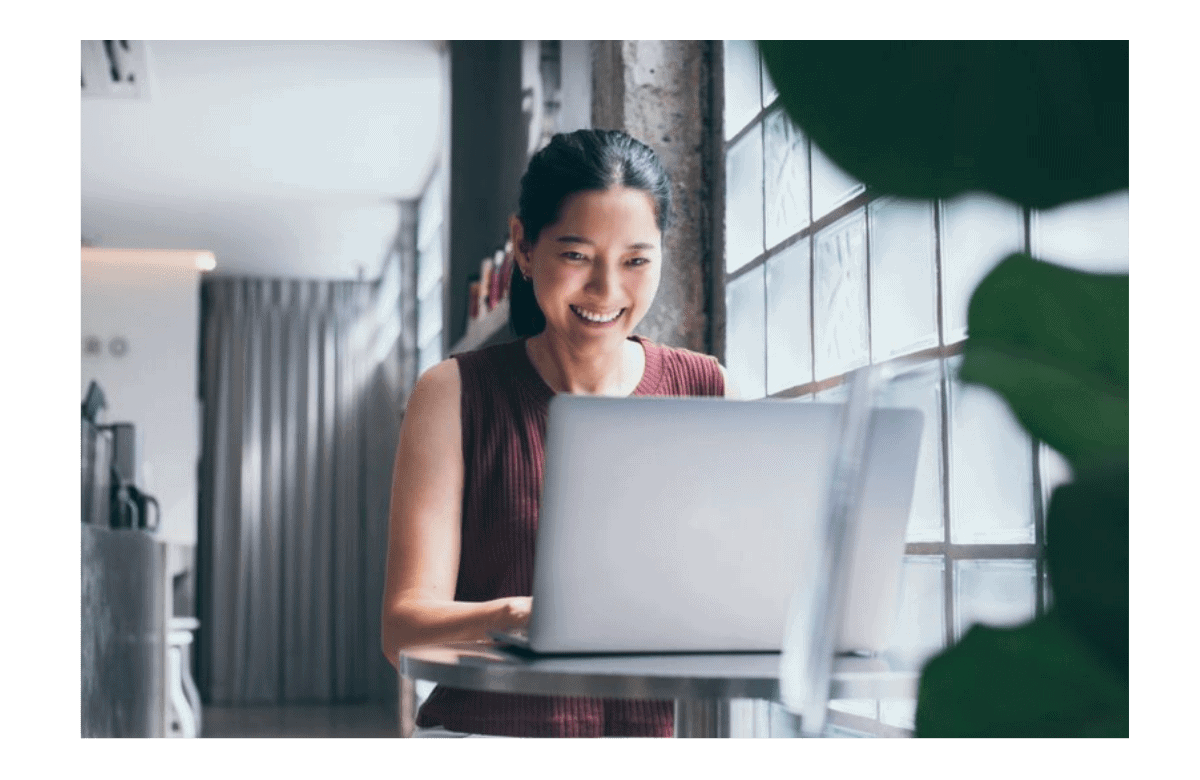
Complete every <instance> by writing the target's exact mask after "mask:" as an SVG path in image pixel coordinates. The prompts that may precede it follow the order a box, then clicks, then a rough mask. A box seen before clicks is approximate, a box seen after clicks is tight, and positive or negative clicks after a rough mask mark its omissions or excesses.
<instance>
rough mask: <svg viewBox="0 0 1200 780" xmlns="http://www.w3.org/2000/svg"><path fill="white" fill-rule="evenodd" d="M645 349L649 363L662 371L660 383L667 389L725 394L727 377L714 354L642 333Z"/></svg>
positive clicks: (682, 392) (660, 372) (691, 392)
mask: <svg viewBox="0 0 1200 780" xmlns="http://www.w3.org/2000/svg"><path fill="white" fill-rule="evenodd" d="M639 341H641V343H642V347H643V348H644V349H645V350H646V355H647V361H646V362H647V367H648V368H649V367H650V365H652V364H654V365H656V366H657V368H658V373H659V374H660V375H661V378H660V381H659V383H658V384H659V387H660V388H661V389H662V390H663V392H665V393H669V394H685V395H724V394H725V378H724V376H725V375H724V370H723V369H722V367H721V364H720V363H719V362H718V361H717V359H716V358H715V357H713V356H712V355H706V354H704V353H703V352H697V351H695V350H692V349H687V348H686V347H672V346H667V345H665V344H658V343H655V342H653V341H651V340H650V339H646V338H642V337H639Z"/></svg>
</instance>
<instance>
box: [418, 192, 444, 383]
mask: <svg viewBox="0 0 1200 780" xmlns="http://www.w3.org/2000/svg"><path fill="white" fill-rule="evenodd" d="M442 179H443V172H442V171H441V170H439V171H438V173H437V174H436V175H434V177H433V179H432V180H431V181H430V183H429V186H428V187H427V188H426V189H425V193H424V194H423V195H422V196H421V200H420V201H419V202H418V203H417V375H418V376H419V375H421V374H423V373H424V372H425V370H426V369H427V368H429V367H430V366H433V365H435V364H436V363H439V362H441V360H442V358H443V357H445V355H444V352H443V348H444V341H445V340H444V338H443V333H442V327H443V322H442V320H443V317H442V303H443V301H444V299H445V283H444V281H443V279H444V268H445V263H444V261H443V257H442V255H443V249H444V247H445V241H444V238H445V221H446V220H445V214H444V205H445V204H444V199H443V192H442V187H443V181H442Z"/></svg>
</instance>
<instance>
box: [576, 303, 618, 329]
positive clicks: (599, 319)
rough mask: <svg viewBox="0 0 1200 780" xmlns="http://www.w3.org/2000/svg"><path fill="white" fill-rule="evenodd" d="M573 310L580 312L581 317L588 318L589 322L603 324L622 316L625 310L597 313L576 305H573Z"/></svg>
mask: <svg viewBox="0 0 1200 780" xmlns="http://www.w3.org/2000/svg"><path fill="white" fill-rule="evenodd" d="M571 311H573V312H575V313H576V314H578V315H579V316H580V317H582V318H583V319H585V320H587V321H588V322H595V323H597V324H600V325H603V324H604V323H606V322H612V321H613V320H615V319H616V318H617V317H620V316H621V314H622V313H623V312H624V311H625V310H624V309H617V310H616V311H614V312H611V313H609V314H597V313H595V312H590V311H586V310H584V309H580V308H577V307H575V306H572V307H571Z"/></svg>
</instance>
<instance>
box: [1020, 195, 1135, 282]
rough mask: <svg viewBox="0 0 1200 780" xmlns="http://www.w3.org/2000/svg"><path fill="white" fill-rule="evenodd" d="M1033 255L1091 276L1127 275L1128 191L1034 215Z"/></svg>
mask: <svg viewBox="0 0 1200 780" xmlns="http://www.w3.org/2000/svg"><path fill="white" fill-rule="evenodd" d="M1031 222H1032V229H1033V235H1032V236H1031V237H1030V241H1031V246H1032V249H1033V256H1034V257H1037V258H1039V259H1042V260H1049V261H1050V262H1052V263H1055V264H1058V265H1065V266H1069V267H1071V268H1077V269H1079V270H1081V271H1091V272H1093V273H1121V274H1124V273H1129V191H1128V190H1124V191H1122V192H1117V193H1113V194H1110V195H1104V196H1101V197H1099V198H1091V199H1089V200H1083V201H1075V202H1073V203H1067V204H1065V205H1062V206H1058V207H1057V208H1053V209H1050V210H1048V211H1035V212H1033V218H1032V220H1031Z"/></svg>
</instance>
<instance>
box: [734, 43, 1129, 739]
mask: <svg viewBox="0 0 1200 780" xmlns="http://www.w3.org/2000/svg"><path fill="white" fill-rule="evenodd" d="M723 78H724V87H725V89H724V93H725V105H724V114H723V125H724V126H723V133H724V163H725V204H724V206H725V244H724V247H723V250H724V263H723V268H724V281H725V307H726V334H725V335H726V353H725V364H726V367H727V369H728V371H729V373H730V376H731V378H732V379H733V381H734V383H735V384H736V385H737V386H738V388H739V390H740V392H741V395H742V397H744V398H762V397H771V398H778V399H795V400H800V401H804V400H817V401H839V400H842V398H843V397H844V395H843V393H844V385H843V384H842V382H843V380H844V379H845V377H846V375H847V373H848V372H850V371H852V370H854V369H856V368H859V367H861V366H865V365H868V364H873V363H882V362H886V361H889V360H897V359H901V358H908V357H912V356H914V355H920V356H923V357H928V358H929V359H931V360H933V361H935V362H936V363H937V364H939V366H940V368H939V370H938V372H936V374H935V377H936V381H934V382H933V383H932V384H931V385H930V386H928V387H925V388H923V389H918V390H914V391H913V392H912V393H911V394H910V396H911V397H909V398H905V399H899V400H902V401H903V402H905V403H906V405H911V406H915V407H917V408H921V409H922V410H923V411H925V419H926V420H927V424H926V438H925V441H924V442H923V445H922V453H921V462H920V467H919V469H918V474H917V481H918V485H917V491H916V497H915V500H914V507H913V512H912V515H911V517H910V523H909V528H908V547H907V556H906V560H905V578H904V585H903V589H902V590H903V592H902V596H901V605H900V617H899V621H898V625H897V629H896V632H895V634H894V642H893V644H894V648H895V652H896V654H897V655H900V656H907V657H909V658H910V659H912V660H913V661H916V662H920V661H921V660H924V659H926V658H928V657H929V656H930V655H932V654H934V653H936V652H938V651H940V650H941V649H942V648H944V647H946V646H947V645H948V644H949V643H952V642H954V641H955V640H957V639H958V638H960V637H961V636H962V635H963V633H964V632H965V631H966V630H967V629H968V628H969V627H970V626H971V625H972V624H975V623H984V624H988V625H998V626H1000V625H1011V624H1017V623H1021V622H1024V621H1026V620H1028V619H1029V618H1031V617H1033V616H1034V615H1036V614H1039V613H1040V612H1042V611H1043V610H1045V609H1046V607H1047V603H1046V602H1047V598H1048V595H1047V594H1048V588H1047V585H1046V574H1045V569H1044V566H1043V564H1042V562H1041V561H1040V551H1041V546H1042V541H1043V538H1044V528H1043V518H1044V513H1045V506H1046V503H1047V501H1048V498H1049V494H1050V491H1051V490H1052V489H1053V487H1054V486H1055V485H1057V484H1059V483H1061V482H1062V481H1064V480H1066V479H1068V478H1069V471H1068V469H1067V467H1066V465H1065V464H1064V462H1063V461H1062V460H1061V458H1059V457H1058V456H1057V454H1056V453H1054V452H1053V451H1051V450H1049V449H1048V448H1046V447H1044V446H1043V445H1040V444H1039V443H1037V442H1034V441H1033V440H1031V438H1030V437H1029V435H1028V434H1027V433H1025V432H1024V430H1023V429H1022V428H1021V427H1020V426H1019V425H1018V424H1017V422H1016V420H1015V418H1014V417H1013V416H1012V414H1011V413H1010V412H1009V410H1008V408H1007V406H1006V405H1005V404H1004V402H1003V401H1002V400H1001V399H1000V398H999V397H998V396H996V395H995V394H993V393H991V392H990V391H988V390H986V389H982V388H978V387H969V386H964V385H962V384H960V383H959V382H958V381H957V380H956V378H955V377H956V375H957V366H958V364H959V362H960V357H959V353H960V352H961V345H962V342H963V340H964V339H965V338H966V312H967V303H968V301H969V299H970V294H971V292H972V290H973V289H974V287H975V285H976V284H977V283H978V282H979V280H980V279H981V278H982V277H983V276H984V275H985V274H986V273H987V271H988V270H990V269H991V268H992V267H993V266H994V265H995V264H996V263H997V262H999V261H1000V260H1001V259H1003V258H1004V257H1005V256H1006V255H1007V254H1009V253H1011V252H1014V251H1030V252H1031V253H1032V254H1033V255H1034V256H1035V257H1039V258H1042V259H1046V260H1050V261H1053V262H1056V263H1060V264H1064V265H1069V266H1074V267H1080V268H1083V269H1085V270H1094V271H1100V272H1114V271H1121V272H1125V271H1127V269H1128V205H1129V204H1128V193H1120V194H1118V195H1114V196H1109V197H1105V198H1100V199H1097V200H1094V201H1089V202H1084V203H1077V204H1070V205H1068V206H1065V207H1060V208H1058V209H1054V210H1053V211H1047V212H1038V211H1030V210H1028V209H1023V208H1021V207H1019V206H1017V205H1015V204H1013V203H1008V202H1005V201H1002V200H1000V199H997V198H994V197H990V196H985V195H976V194H971V195H966V196H963V197H959V198H955V199H954V200H950V201H936V202H929V201H909V200H902V199H898V198H894V197H887V196H881V195H879V194H877V193H874V192H872V191H870V190H869V189H867V188H866V187H865V186H864V185H863V184H862V183H861V182H858V181H856V180H855V179H854V178H853V177H851V176H849V175H848V174H846V173H845V172H844V171H842V170H840V169H839V168H838V167H837V166H836V165H835V164H834V163H832V162H831V161H830V160H829V159H828V158H827V157H826V156H825V155H824V154H823V153H822V152H821V150H820V149H819V148H818V147H817V146H816V145H815V144H813V143H811V141H810V140H809V139H808V138H807V137H805V135H804V133H803V132H802V131H801V130H800V129H799V128H797V127H795V126H794V125H793V124H792V122H791V120H790V119H789V118H788V117H787V115H786V114H785V113H784V112H783V110H782V108H781V107H780V105H779V103H778V100H777V98H778V93H777V92H776V90H775V88H774V86H773V85H772V83H771V80H770V76H769V75H768V74H767V72H766V70H765V68H764V67H763V65H762V62H761V59H760V57H759V55H758V51H757V47H756V46H755V45H754V43H753V42H752V41H726V42H725V44H724V71H723ZM717 267H718V268H720V267H722V265H721V264H718V266H717ZM929 421H931V422H932V425H930V424H929ZM833 706H834V707H835V708H838V709H841V710H843V711H844V712H846V713H849V714H850V715H852V716H854V717H857V718H864V717H867V718H871V719H874V720H876V721H878V722H880V723H883V724H888V725H892V726H898V727H901V728H911V727H912V717H913V713H914V703H913V702H886V701H885V702H875V701H867V702H837V703H835V704H834V705H833Z"/></svg>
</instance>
